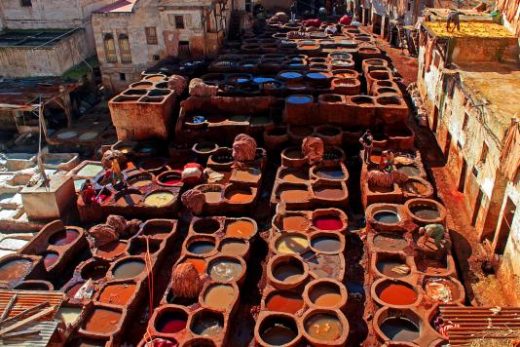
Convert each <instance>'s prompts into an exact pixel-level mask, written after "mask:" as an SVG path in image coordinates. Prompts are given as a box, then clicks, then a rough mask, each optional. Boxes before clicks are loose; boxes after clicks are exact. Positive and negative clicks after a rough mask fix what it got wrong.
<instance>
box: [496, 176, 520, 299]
mask: <svg viewBox="0 0 520 347" xmlns="http://www.w3.org/2000/svg"><path fill="white" fill-rule="evenodd" d="M508 198H509V199H511V201H512V202H513V203H514V204H515V206H516V213H515V215H514V217H513V222H512V223H511V231H510V233H509V236H508V239H507V243H506V246H505V251H504V254H503V256H502V261H501V263H500V268H499V271H498V277H499V279H500V280H501V283H503V284H504V286H505V287H506V288H505V289H506V290H504V293H508V294H509V295H511V298H509V299H510V301H511V302H512V303H513V304H515V305H520V292H519V291H518V288H520V257H519V255H520V181H519V180H517V182H516V184H515V183H514V182H509V183H508V184H507V188H506V194H505V198H504V204H503V206H502V210H501V211H500V217H499V218H500V219H502V216H503V214H504V209H505V207H506V201H507V199H508Z"/></svg>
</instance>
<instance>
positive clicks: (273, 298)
mask: <svg viewBox="0 0 520 347" xmlns="http://www.w3.org/2000/svg"><path fill="white" fill-rule="evenodd" d="M266 306H267V309H268V310H269V311H273V312H285V313H291V314H294V313H296V312H298V311H299V310H301V309H302V308H303V299H302V296H301V294H298V293H293V292H285V291H280V292H274V293H273V294H271V295H270V296H269V297H268V298H267V300H266Z"/></svg>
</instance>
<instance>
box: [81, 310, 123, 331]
mask: <svg viewBox="0 0 520 347" xmlns="http://www.w3.org/2000/svg"><path fill="white" fill-rule="evenodd" d="M120 319H121V313H120V312H117V311H113V310H108V309H104V308H95V309H94V311H93V312H92V314H91V315H90V316H89V317H88V318H87V320H86V321H85V322H84V323H83V329H84V330H86V331H90V332H94V333H100V334H109V333H111V332H113V331H114V330H116V329H117V324H118V323H119V321H120Z"/></svg>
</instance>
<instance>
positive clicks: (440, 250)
mask: <svg viewBox="0 0 520 347" xmlns="http://www.w3.org/2000/svg"><path fill="white" fill-rule="evenodd" d="M419 235H420V236H419V239H418V240H417V247H418V248H419V249H420V250H421V252H422V253H423V254H425V255H427V256H429V257H430V258H435V259H442V258H444V257H445V255H446V254H447V253H448V251H449V250H450V248H451V242H450V240H449V239H448V237H447V235H446V231H445V228H444V226H443V225H442V224H428V225H426V226H424V227H420V228H419ZM432 243H433V244H432Z"/></svg>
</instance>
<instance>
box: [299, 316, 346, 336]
mask: <svg viewBox="0 0 520 347" xmlns="http://www.w3.org/2000/svg"><path fill="white" fill-rule="evenodd" d="M304 326H305V331H307V333H308V334H309V335H310V336H311V337H313V338H315V339H317V340H322V341H334V340H337V339H339V338H340V337H341V334H342V333H343V326H342V325H341V322H340V321H339V318H338V317H336V316H335V315H332V314H326V313H319V314H315V315H312V316H311V317H309V318H308V319H307V320H305V323H304Z"/></svg>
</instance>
